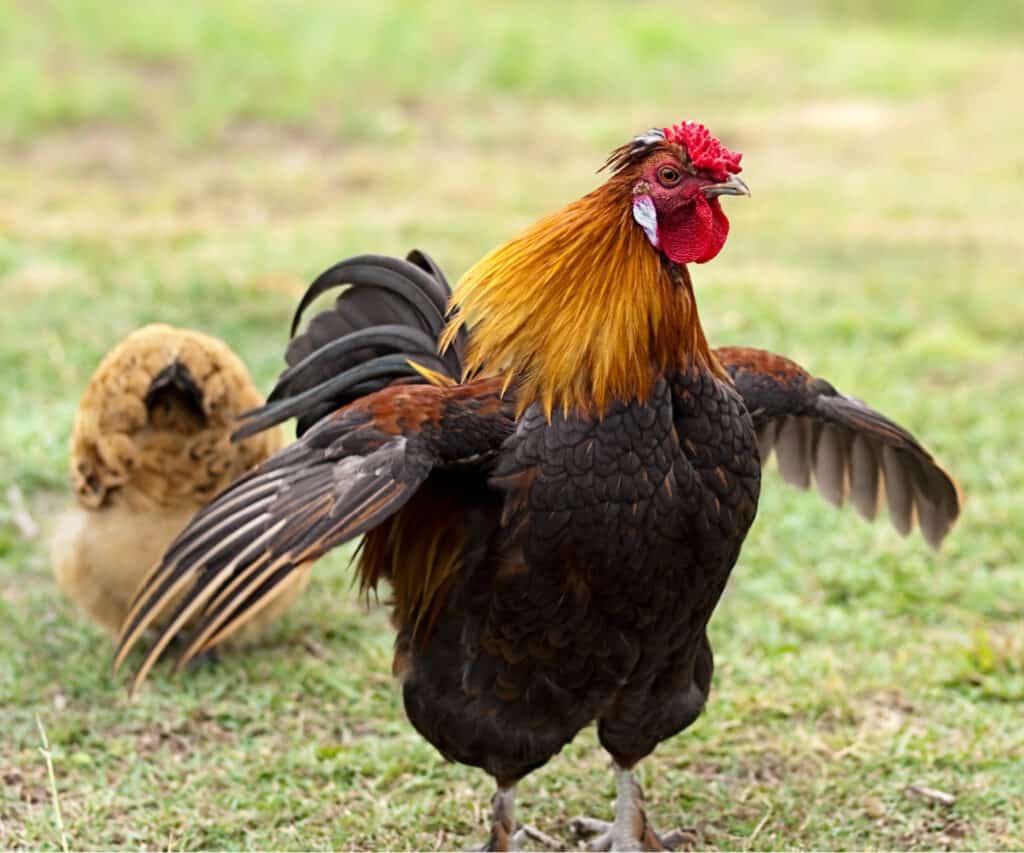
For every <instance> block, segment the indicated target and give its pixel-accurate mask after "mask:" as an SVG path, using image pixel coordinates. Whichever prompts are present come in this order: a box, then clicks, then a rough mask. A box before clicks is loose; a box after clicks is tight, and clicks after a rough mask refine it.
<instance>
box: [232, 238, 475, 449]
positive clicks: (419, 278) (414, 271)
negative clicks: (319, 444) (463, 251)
mask: <svg viewBox="0 0 1024 853" xmlns="http://www.w3.org/2000/svg"><path fill="white" fill-rule="evenodd" d="M333 288H344V289H343V291H342V293H341V294H340V295H339V296H338V298H337V299H336V300H335V303H334V305H333V306H332V307H330V308H328V309H326V310H324V311H321V312H320V313H318V314H316V315H315V316H314V317H313V318H312V319H311V320H310V321H309V323H308V324H307V326H306V328H305V330H304V331H302V332H301V333H298V334H297V332H298V329H299V326H300V324H301V322H302V318H303V315H304V314H305V312H306V311H307V310H308V309H309V307H310V306H311V305H312V304H313V302H314V301H315V300H316V299H317V298H319V297H320V296H322V295H323V294H324V293H327V292H328V291H330V290H331V289H333ZM450 297H451V288H450V287H449V285H448V280H447V279H446V278H445V276H444V273H443V272H441V269H440V267H438V266H437V264H436V263H434V261H433V259H431V258H430V256H429V255H427V254H426V253H425V252H421V251H419V250H418V249H414V250H413V251H411V252H410V253H409V254H408V256H407V258H406V259H405V260H400V259H399V258H390V257H387V256H385V255H359V256H357V257H354V258H349V259H348V260H345V261H341V262H340V263H337V264H335V265H334V266H332V267H331V268H330V269H328V270H326V271H325V272H323V273H321V274H320V275H319V276H318V277H317V278H316V280H315V281H314V282H313V283H312V284H311V285H310V286H309V288H308V289H307V290H306V292H305V294H303V296H302V299H301V300H300V301H299V304H298V307H297V308H296V309H295V315H294V317H293V319H292V327H291V334H292V340H291V342H290V343H289V345H288V350H287V352H286V353H285V361H286V363H287V364H288V367H287V368H286V369H285V370H284V371H283V372H282V373H281V375H280V376H279V377H278V380H277V383H276V385H275V386H274V389H273V391H271V393H270V396H269V397H268V398H267V404H266V405H265V406H263V407H261V408H259V409H254V410H252V411H251V412H246V413H245V414H243V415H242V421H243V423H242V424H241V426H240V427H239V429H238V430H237V431H236V432H235V434H234V438H235V439H236V440H237V439H241V438H244V437H246V436H249V435H252V434H254V433H257V432H260V431H261V430H264V429H268V428H270V427H271V426H274V425H275V424H279V423H281V422H283V421H285V420H288V419H289V418H292V417H294V418H296V419H297V421H298V423H297V431H298V434H299V435H302V434H303V433H304V432H305V431H306V430H307V429H309V428H310V427H311V426H312V425H313V424H315V423H316V422H317V421H319V420H320V419H321V418H323V417H325V416H327V415H328V414H330V413H331V412H332V411H334V410H335V409H338V408H341V407H342V406H345V405H347V404H349V403H351V402H352V401H353V400H355V399H358V398H359V397H361V396H364V395H366V394H372V393H374V392H376V391H379V390H380V389H382V388H384V387H386V386H387V385H389V384H392V383H394V382H423V381H425V380H424V379H423V377H422V376H421V375H420V374H419V373H418V372H417V371H416V369H415V368H414V367H413V366H412V365H411V364H410V361H413V362H415V363H416V364H418V365H421V366H423V367H426V368H428V369H430V370H432V371H434V372H436V373H439V374H441V375H443V376H446V377H450V378H452V379H456V380H457V379H459V378H461V376H462V372H463V369H462V365H463V361H462V356H463V353H464V352H465V346H466V330H465V328H461V329H459V332H458V335H457V336H456V338H455V341H454V344H453V345H452V346H451V347H449V348H448V349H447V350H446V351H445V352H444V353H439V351H438V350H439V340H440V337H441V334H442V332H443V331H444V328H445V325H446V313H447V310H448V300H449V298H450Z"/></svg>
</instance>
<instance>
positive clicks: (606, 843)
mask: <svg viewBox="0 0 1024 853" xmlns="http://www.w3.org/2000/svg"><path fill="white" fill-rule="evenodd" d="M569 831H570V832H571V833H572V834H573V835H574V836H576V837H577V838H582V839H589V843H588V844H587V849H588V850H602V851H607V850H611V849H612V824H611V823H609V822H608V821H606V820H597V819H596V818H592V817H578V818H575V819H574V820H573V821H572V822H570V824H569Z"/></svg>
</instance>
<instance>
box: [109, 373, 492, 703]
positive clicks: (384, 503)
mask: <svg viewBox="0 0 1024 853" xmlns="http://www.w3.org/2000/svg"><path fill="white" fill-rule="evenodd" d="M499 391H500V383H499V381H498V380H481V381H478V382H474V383H470V384H467V385H461V386H454V387H445V388H438V387H435V386H430V385H410V386H394V387H391V388H386V389H384V390H382V391H379V392H377V393H375V394H371V395H369V396H367V397H364V398H361V399H360V400H357V401H356V402H355V403H353V404H351V405H350V406H348V407H346V408H344V409H342V410H340V411H338V412H336V413H334V414H333V415H331V416H329V417H327V418H325V419H323V420H322V421H320V422H319V423H317V424H316V426H314V427H313V428H312V429H310V430H309V431H308V432H307V433H306V434H305V435H304V436H303V437H302V438H301V439H300V440H299V441H297V442H295V443H294V444H292V445H291V446H289V447H287V448H286V449H285V450H283V451H281V452H280V453H278V454H277V455H275V456H273V457H272V458H271V459H269V460H268V461H267V462H266V463H264V464H263V465H262V466H260V467H259V468H257V469H256V470H254V471H253V472H252V473H251V474H249V475H247V476H246V477H244V478H243V479H241V480H239V481H237V482H236V483H235V484H234V485H233V486H231V487H230V488H229V489H228V490H227V491H225V492H224V493H223V494H221V496H220V497H218V498H217V500H215V501H214V502H213V503H211V504H210V505H209V506H207V507H206V508H205V509H203V510H202V511H201V512H200V513H198V514H197V515H196V516H195V518H194V519H193V520H192V521H191V522H190V523H189V525H188V527H186V528H185V530H184V531H182V533H181V535H180V536H178V538H177V539H176V540H175V541H174V542H173V543H172V544H171V546H170V548H169V549H168V551H167V553H166V554H165V555H164V557H163V559H162V560H161V562H160V564H159V565H158V566H156V568H154V569H153V571H152V572H151V573H150V575H149V576H148V577H147V579H146V580H145V581H144V582H143V584H142V586H141V587H140V590H139V592H138V593H137V594H136V598H135V601H134V603H133V605H132V608H131V610H130V611H129V614H128V617H127V618H126V620H125V624H124V626H123V627H122V630H121V636H120V639H119V642H118V649H117V655H116V658H115V662H114V665H115V667H117V666H120V664H121V663H122V661H123V660H124V658H125V656H126V655H127V653H128V651H129V650H130V649H131V648H132V647H133V646H134V645H135V643H136V642H138V640H139V638H140V637H141V636H142V634H143V632H144V631H145V630H146V629H147V628H149V627H150V626H151V625H152V624H153V621H154V619H156V618H157V617H158V616H160V614H162V613H163V612H164V611H165V610H167V609H170V608H171V607H175V609H174V611H173V614H172V615H171V616H170V618H169V619H168V620H167V623H166V627H165V628H164V629H163V630H162V631H161V633H160V635H159V636H158V637H157V639H156V642H155V643H154V645H153V647H152V648H151V649H150V651H149V653H148V654H147V656H146V658H145V660H144V661H143V663H142V665H141V667H140V668H139V671H138V673H137V675H136V676H135V680H134V684H133V690H134V689H135V688H137V687H138V685H139V684H141V683H142V681H143V680H144V679H145V677H146V675H147V674H148V673H149V670H150V669H151V668H152V666H153V664H154V663H156V661H157V660H158V659H159V658H160V656H161V654H162V653H163V651H164V649H165V648H166V647H167V645H168V643H170V641H171V640H172V639H173V638H174V637H175V636H176V635H177V634H179V633H180V632H181V631H182V630H183V629H186V628H187V629H188V630H189V632H190V635H189V637H188V642H187V643H186V647H185V650H184V652H183V653H182V655H181V658H180V659H179V662H178V665H179V666H181V665H182V664H184V663H186V662H187V661H188V660H189V659H190V658H191V657H193V656H195V655H196V654H199V653H201V652H202V651H204V650H205V649H208V648H210V647H212V646H214V645H216V644H217V643H219V642H220V641H221V640H222V639H224V638H225V637H227V636H228V635H229V634H231V633H233V632H234V631H235V630H236V629H237V628H239V627H241V626H242V625H243V624H244V623H245V622H246V621H248V619H250V618H252V616H254V615H255V614H256V613H258V612H259V611H260V610H262V609H263V608H264V607H266V606H267V605H268V604H269V603H270V602H271V601H273V600H274V599H275V598H276V597H277V596H278V595H280V594H281V593H283V592H284V591H285V590H286V589H287V588H288V586H289V584H290V583H292V582H294V580H295V578H296V571H297V569H299V568H300V567H302V566H304V565H306V564H308V563H310V562H311V561H314V560H316V559H317V558H318V557H320V556H321V555H322V554H324V553H325V552H326V551H328V550H329V549H331V548H333V547H335V546H337V545H340V544H342V543H343V542H347V541H349V540H351V539H353V538H355V537H356V536H359V535H360V534H361V533H364V532H366V531H367V530H369V529H370V528H372V527H375V526H376V525H378V524H380V523H381V522H383V521H384V520H386V519H387V518H390V517H391V516H392V515H394V514H395V513H396V512H397V511H398V510H399V509H401V507H402V506H404V505H405V504H406V502H407V501H408V500H409V499H410V498H411V497H412V495H413V494H414V493H415V492H416V490H417V488H419V486H420V485H421V484H422V483H423V482H424V480H426V478H427V477H428V475H429V474H430V473H431V471H432V470H435V469H437V468H443V467H450V466H455V465H480V464H482V463H483V461H484V460H486V459H487V458H488V457H489V456H493V455H494V454H495V453H497V451H498V448H499V447H500V445H501V442H502V440H503V439H504V438H505V437H506V436H507V435H508V434H509V432H511V429H512V419H511V416H512V412H511V410H510V407H509V405H508V404H506V403H505V401H504V400H503V399H502V398H501V396H500V393H499ZM193 625H194V627H192V626H193Z"/></svg>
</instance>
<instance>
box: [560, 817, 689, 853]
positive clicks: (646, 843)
mask: <svg viewBox="0 0 1024 853" xmlns="http://www.w3.org/2000/svg"><path fill="white" fill-rule="evenodd" d="M569 831H570V832H571V833H572V834H573V835H574V836H575V837H576V838H579V839H586V840H587V849H588V850H595V851H606V853H607V851H613V850H677V849H679V848H680V847H683V846H684V845H686V844H692V843H693V841H694V834H693V832H692V831H688V830H683V829H674V830H672V831H671V832H668V833H666V834H665V835H658V833H657V832H655V831H654V828H653V827H652V826H650V825H649V824H647V823H646V822H645V823H644V830H643V833H642V835H641V836H640V837H639V838H625V837H624V838H616V836H615V825H614V824H613V823H609V822H608V821H606V820H596V819H595V818H592V817H578V818H576V819H574V820H573V821H572V822H571V823H570V824H569Z"/></svg>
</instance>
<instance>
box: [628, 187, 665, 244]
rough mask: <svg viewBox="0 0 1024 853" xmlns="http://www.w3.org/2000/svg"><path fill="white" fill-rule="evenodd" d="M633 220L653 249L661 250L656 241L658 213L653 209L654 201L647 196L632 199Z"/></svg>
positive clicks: (658, 242) (659, 242) (657, 240)
mask: <svg viewBox="0 0 1024 853" xmlns="http://www.w3.org/2000/svg"><path fill="white" fill-rule="evenodd" d="M633 218H634V219H635V220H636V221H637V224H638V225H639V226H640V227H641V228H643V229H644V233H645V234H646V235H647V239H648V240H650V241H651V245H652V246H654V248H655V249H660V248H661V241H660V240H659V239H658V212H657V211H656V210H655V209H654V201H653V199H652V198H651V197H650V196H649V195H638V196H634V197H633Z"/></svg>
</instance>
